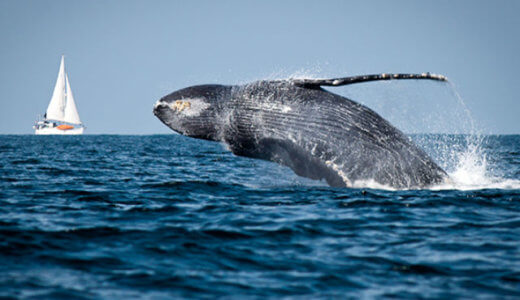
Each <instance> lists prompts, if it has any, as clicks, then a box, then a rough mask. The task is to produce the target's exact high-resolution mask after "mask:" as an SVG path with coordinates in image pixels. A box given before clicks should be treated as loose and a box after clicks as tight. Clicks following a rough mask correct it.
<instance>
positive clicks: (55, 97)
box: [46, 56, 65, 121]
mask: <svg viewBox="0 0 520 300" xmlns="http://www.w3.org/2000/svg"><path fill="white" fill-rule="evenodd" d="M64 112H65V63H64V58H63V56H62V57H61V63H60V71H59V73H58V79H57V80H56V85H55V86H54V92H53V93H52V98H51V102H50V103H49V106H48V107H47V112H46V117H47V119H51V120H58V121H62V120H63V118H64Z"/></svg>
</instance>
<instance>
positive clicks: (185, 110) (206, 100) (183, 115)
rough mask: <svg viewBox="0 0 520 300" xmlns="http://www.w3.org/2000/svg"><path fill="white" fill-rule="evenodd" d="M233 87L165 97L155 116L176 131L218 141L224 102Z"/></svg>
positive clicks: (189, 90)
mask: <svg viewBox="0 0 520 300" xmlns="http://www.w3.org/2000/svg"><path fill="white" fill-rule="evenodd" d="M230 90H231V88H230V87H228V86H223V85H198V86H192V87H188V88H184V89H181V90H178V91H175V92H173V93H171V94H169V95H166V96H164V97H162V98H161V99H160V100H159V101H157V102H156V103H155V105H154V108H153V113H154V115H155V116H156V117H157V118H159V120H161V121H162V122H163V123H164V124H166V126H168V127H170V128H171V129H173V130H174V131H176V132H178V133H180V134H182V135H186V136H190V137H194V138H200V139H206V140H212V141H215V140H218V135H219V130H220V123H221V122H220V116H221V110H222V105H223V103H224V102H225V101H226V100H227V99H228V98H229V94H230Z"/></svg>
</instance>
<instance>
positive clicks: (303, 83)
mask: <svg viewBox="0 0 520 300" xmlns="http://www.w3.org/2000/svg"><path fill="white" fill-rule="evenodd" d="M395 79H429V80H437V81H448V78H446V76H443V75H437V74H430V73H422V74H386V73H383V74H372V75H359V76H351V77H343V78H332V79H291V82H292V83H293V84H294V85H296V86H300V87H305V88H319V87H320V86H341V85H348V84H354V83H361V82H367V81H377V80H395Z"/></svg>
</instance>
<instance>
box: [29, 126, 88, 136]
mask: <svg viewBox="0 0 520 300" xmlns="http://www.w3.org/2000/svg"><path fill="white" fill-rule="evenodd" d="M84 129H85V128H84V127H79V128H73V129H67V130H61V129H58V128H56V127H54V128H48V127H47V128H38V129H35V131H34V133H35V134H37V135H79V134H83V130H84Z"/></svg>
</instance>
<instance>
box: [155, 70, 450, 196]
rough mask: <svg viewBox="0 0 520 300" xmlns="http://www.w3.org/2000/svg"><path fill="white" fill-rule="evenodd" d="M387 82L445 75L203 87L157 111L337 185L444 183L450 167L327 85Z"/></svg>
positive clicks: (174, 96)
mask: <svg viewBox="0 0 520 300" xmlns="http://www.w3.org/2000/svg"><path fill="white" fill-rule="evenodd" d="M389 79H433V80H442V81H444V80H446V79H445V77H443V76H439V75H432V74H429V73H423V74H380V75H364V76H355V77H346V78H339V79H322V80H319V79H298V80H270V81H269V80H262V81H257V82H252V83H249V84H245V85H234V86H228V85H199V86H192V87H188V88H184V89H181V90H178V91H175V92H173V93H171V94H169V95H167V96H165V97H163V98H161V99H160V100H159V101H157V103H156V104H155V106H154V114H155V115H156V116H157V117H158V118H159V119H160V120H161V121H162V122H163V123H164V124H166V125H167V126H168V127H170V128H171V129H173V130H174V131H176V132H178V133H180V134H182V135H186V136H189V137H193V138H200V139H206V140H211V141H219V142H224V143H226V144H227V145H228V146H229V149H230V150H231V151H232V152H233V153H234V154H235V155H240V156H245V157H251V158H258V159H264V160H269V161H273V162H276V163H279V164H282V165H285V166H288V167H290V168H291V169H292V170H293V171H294V172H295V173H296V174H297V175H299V176H304V177H308V178H311V179H317V180H326V182H327V183H328V184H329V185H330V186H333V187H356V186H363V184H364V183H367V182H371V183H374V182H375V183H377V184H380V185H383V186H387V187H391V188H398V189H403V188H425V187H428V186H432V185H435V184H439V183H442V182H443V181H445V180H446V179H447V174H446V172H445V171H444V170H442V169H441V168H440V167H439V166H438V165H437V164H436V163H435V162H434V161H433V160H432V159H431V158H430V157H429V156H428V155H427V154H426V153H425V152H424V151H423V150H422V149H420V148H419V147H417V146H416V145H414V144H413V143H412V141H411V140H410V138H409V137H407V136H406V135H405V134H403V133H402V132H401V131H400V130H398V129H397V128H395V127H394V126H392V125H391V124H390V123H389V122H388V121H386V120H385V119H384V118H382V117H381V116H380V115H378V114H377V113H376V112H374V111H373V110H371V109H370V108H368V107H366V106H364V105H361V104H359V103H357V102H355V101H352V100H350V99H347V98H345V97H342V96H340V95H336V94H334V93H331V92H329V91H327V90H325V89H323V86H337V85H345V84H352V83H358V82H365V81H371V80H389Z"/></svg>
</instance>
